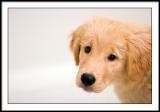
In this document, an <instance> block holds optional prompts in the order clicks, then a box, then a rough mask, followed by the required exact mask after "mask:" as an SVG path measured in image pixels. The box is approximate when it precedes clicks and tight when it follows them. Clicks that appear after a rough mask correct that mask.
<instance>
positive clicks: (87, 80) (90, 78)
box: [81, 73, 96, 86]
mask: <svg viewBox="0 0 160 112" xmlns="http://www.w3.org/2000/svg"><path fill="white" fill-rule="evenodd" d="M81 81H82V83H83V84H84V85H85V86H91V85H92V84H94V83H95V81H96V79H95V77H94V75H92V74H88V73H84V74H82V76H81Z"/></svg>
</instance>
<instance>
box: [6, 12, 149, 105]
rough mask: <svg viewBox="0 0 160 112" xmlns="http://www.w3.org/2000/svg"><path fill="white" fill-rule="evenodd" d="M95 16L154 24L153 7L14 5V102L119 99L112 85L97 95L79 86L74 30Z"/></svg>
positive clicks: (11, 82)
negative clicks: (72, 44)
mask: <svg viewBox="0 0 160 112" xmlns="http://www.w3.org/2000/svg"><path fill="white" fill-rule="evenodd" d="M94 16H102V17H108V18H111V19H115V20H122V21H132V22H135V23H138V24H141V25H145V24H146V25H150V24H151V9H9V102H10V103H118V102H119V100H118V98H117V96H116V95H115V93H114V91H113V88H112V86H110V87H108V88H106V90H105V91H103V92H102V93H98V94H97V93H87V92H85V91H83V90H82V89H80V88H77V87H76V85H75V76H76V72H77V70H78V68H77V67H76V66H75V64H74V60H73V56H72V54H71V52H70V49H69V41H70V34H71V33H72V31H73V30H74V29H75V28H77V27H78V26H79V25H80V24H82V23H84V22H85V21H86V20H88V19H90V18H92V17H94Z"/></svg>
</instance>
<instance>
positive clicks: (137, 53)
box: [127, 28, 151, 80]
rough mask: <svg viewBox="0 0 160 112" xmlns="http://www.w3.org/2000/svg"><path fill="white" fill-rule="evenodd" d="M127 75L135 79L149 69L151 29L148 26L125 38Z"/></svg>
mask: <svg viewBox="0 0 160 112" xmlns="http://www.w3.org/2000/svg"><path fill="white" fill-rule="evenodd" d="M127 44H128V64H127V67H128V76H129V78H130V79H132V80H137V79H138V78H140V77H142V76H143V75H145V74H146V72H147V71H149V70H151V30H150V28H146V29H142V30H141V31H138V32H134V34H133V35H132V36H131V37H130V38H128V39H127Z"/></svg>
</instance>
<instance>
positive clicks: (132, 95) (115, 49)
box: [70, 17, 152, 103]
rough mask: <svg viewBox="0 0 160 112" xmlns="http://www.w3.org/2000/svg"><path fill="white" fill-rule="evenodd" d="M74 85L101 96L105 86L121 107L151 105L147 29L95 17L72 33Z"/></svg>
mask: <svg viewBox="0 0 160 112" xmlns="http://www.w3.org/2000/svg"><path fill="white" fill-rule="evenodd" d="M70 48H71V50H72V52H73V54H74V59H75V62H76V65H79V71H78V73H77V77H76V84H77V85H78V86H79V87H81V88H83V89H84V90H86V91H90V92H91V91H92V92H101V91H102V90H104V88H106V87H107V86H108V85H109V84H113V85H114V89H115V91H116V93H117V95H118V97H119V98H120V100H121V101H122V103H151V91H152V90H151V28H150V27H141V26H138V25H135V24H132V23H125V22H119V21H114V20H110V19H107V18H101V17H97V18H94V19H92V20H91V21H88V22H86V23H85V24H83V25H81V26H80V27H78V28H77V29H76V30H75V31H74V32H73V33H72V39H71V42H70Z"/></svg>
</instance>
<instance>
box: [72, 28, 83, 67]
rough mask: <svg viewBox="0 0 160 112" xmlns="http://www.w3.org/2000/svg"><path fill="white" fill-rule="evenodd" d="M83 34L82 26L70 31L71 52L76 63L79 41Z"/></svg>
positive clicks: (77, 60)
mask: <svg viewBox="0 0 160 112" xmlns="http://www.w3.org/2000/svg"><path fill="white" fill-rule="evenodd" d="M83 35H84V26H80V27H79V28H77V29H76V30H75V31H74V32H73V33H72V35H71V36H72V38H71V41H70V48H71V51H72V52H73V55H74V59H75V62H76V65H79V54H80V42H81V39H82V37H83Z"/></svg>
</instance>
